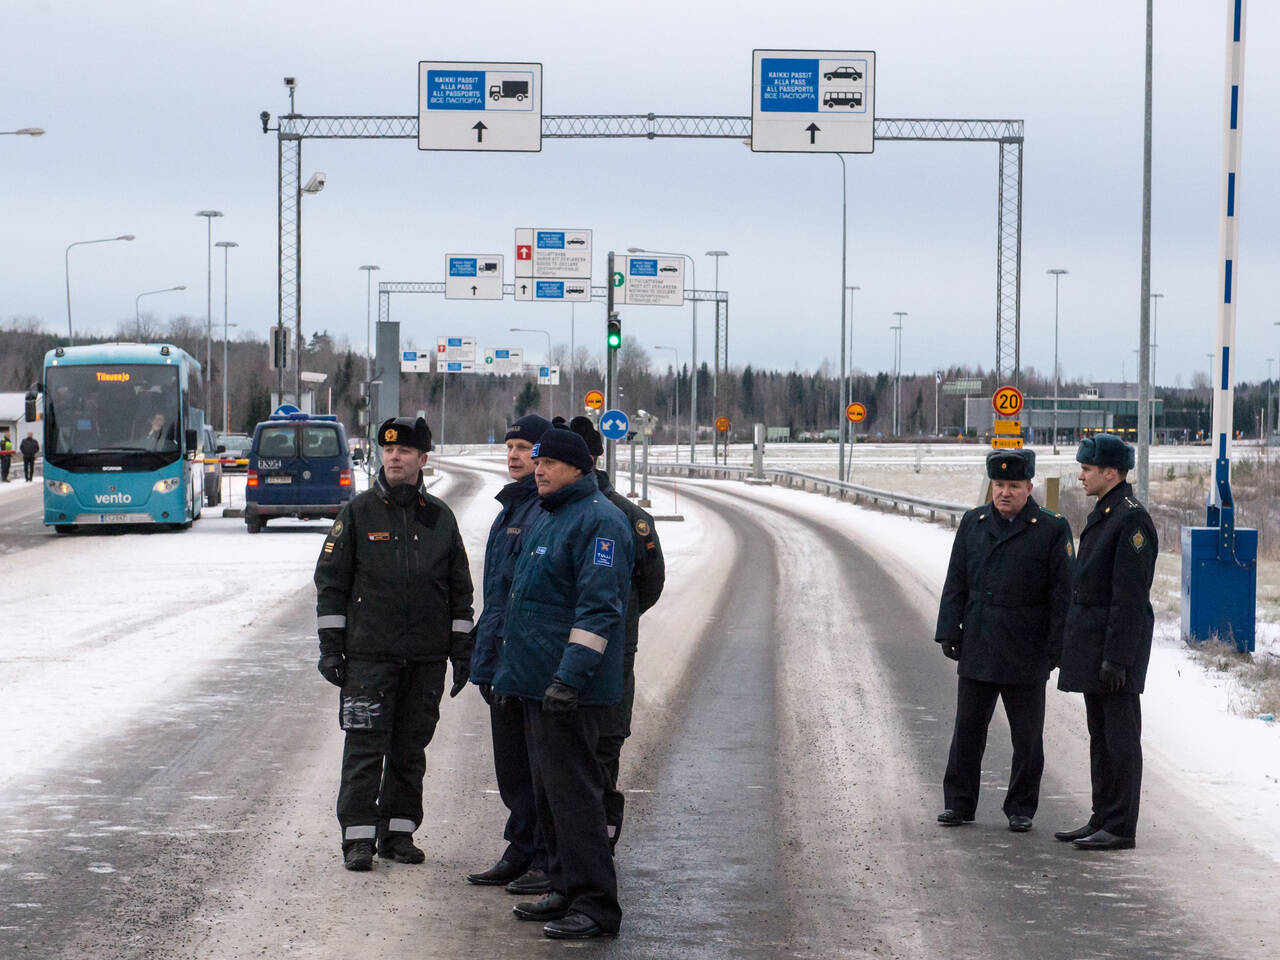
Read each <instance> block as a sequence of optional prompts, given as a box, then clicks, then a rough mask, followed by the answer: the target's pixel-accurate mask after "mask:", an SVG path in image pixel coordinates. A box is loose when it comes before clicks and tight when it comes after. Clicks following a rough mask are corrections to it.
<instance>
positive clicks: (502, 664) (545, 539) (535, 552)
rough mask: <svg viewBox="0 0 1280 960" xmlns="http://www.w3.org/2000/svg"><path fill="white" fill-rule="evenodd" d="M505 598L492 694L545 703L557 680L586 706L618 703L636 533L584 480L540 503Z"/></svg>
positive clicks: (587, 479) (589, 477)
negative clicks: (503, 634)
mask: <svg viewBox="0 0 1280 960" xmlns="http://www.w3.org/2000/svg"><path fill="white" fill-rule="evenodd" d="M542 508H543V510H544V511H545V512H544V513H543V514H542V516H540V517H538V519H537V521H536V522H535V523H534V525H533V529H532V530H530V531H529V533H528V535H527V536H526V537H525V542H524V549H523V551H522V552H521V554H520V559H519V561H517V563H516V569H515V576H514V579H513V580H512V583H511V595H510V598H509V599H508V601H507V614H506V637H505V641H504V643H503V648H502V657H501V658H500V660H499V662H498V670H497V673H496V674H495V675H494V678H493V689H494V692H495V693H498V694H501V695H502V696H515V697H523V698H526V699H541V698H542V696H543V694H544V693H545V692H546V689H547V687H549V686H550V685H551V682H552V680H559V681H560V682H561V683H565V684H568V685H569V686H571V687H574V688H575V689H576V690H577V691H578V702H579V703H581V704H583V705H585V706H602V705H607V704H613V703H617V702H618V701H619V700H620V699H621V697H622V660H623V648H624V646H625V643H626V628H625V621H626V607H627V596H628V593H629V592H630V588H631V569H632V562H633V548H632V534H631V528H630V527H629V526H628V525H627V518H626V517H625V516H623V514H622V512H621V511H620V510H618V508H617V507H615V506H614V505H613V504H611V503H610V502H609V501H608V499H606V498H605V496H604V495H603V494H601V493H600V490H599V487H598V486H597V485H596V478H595V474H593V473H588V474H586V475H584V476H583V477H581V478H580V479H578V480H577V481H575V482H574V483H571V484H569V485H568V486H567V487H562V488H561V489H559V490H557V491H556V492H555V493H553V494H551V495H549V496H546V497H543V498H542Z"/></svg>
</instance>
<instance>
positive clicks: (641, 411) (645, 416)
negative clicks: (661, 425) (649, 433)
mask: <svg viewBox="0 0 1280 960" xmlns="http://www.w3.org/2000/svg"><path fill="white" fill-rule="evenodd" d="M648 417H649V414H648V413H647V412H646V411H645V410H644V409H643V408H642V409H641V410H640V419H641V420H645V419H648Z"/></svg>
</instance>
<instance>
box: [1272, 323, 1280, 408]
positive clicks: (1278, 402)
mask: <svg viewBox="0 0 1280 960" xmlns="http://www.w3.org/2000/svg"><path fill="white" fill-rule="evenodd" d="M1272 325H1273V326H1276V327H1280V320H1273V321H1272ZM1271 422H1272V423H1273V424H1274V425H1275V427H1276V429H1277V431H1280V384H1277V390H1276V418H1275V419H1274V420H1272V421H1271Z"/></svg>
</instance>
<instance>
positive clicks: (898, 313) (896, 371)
mask: <svg viewBox="0 0 1280 960" xmlns="http://www.w3.org/2000/svg"><path fill="white" fill-rule="evenodd" d="M893 315H894V316H895V317H897V318H898V322H897V324H896V325H894V326H891V327H890V328H889V329H890V330H892V331H894V347H893V435H894V436H895V437H896V436H897V435H898V399H899V396H900V394H901V392H902V389H901V386H900V383H899V381H900V378H901V376H902V318H903V317H905V316H906V315H907V312H906V311H905V310H895V311H893Z"/></svg>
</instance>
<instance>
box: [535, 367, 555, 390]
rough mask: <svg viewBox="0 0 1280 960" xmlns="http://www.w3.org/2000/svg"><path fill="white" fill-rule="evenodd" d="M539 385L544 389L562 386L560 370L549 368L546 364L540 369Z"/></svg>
mask: <svg viewBox="0 0 1280 960" xmlns="http://www.w3.org/2000/svg"><path fill="white" fill-rule="evenodd" d="M538 385H539V386H542V387H558V386H560V368H559V367H554V366H553V367H548V366H546V365H545V364H543V365H542V366H540V367H538Z"/></svg>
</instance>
